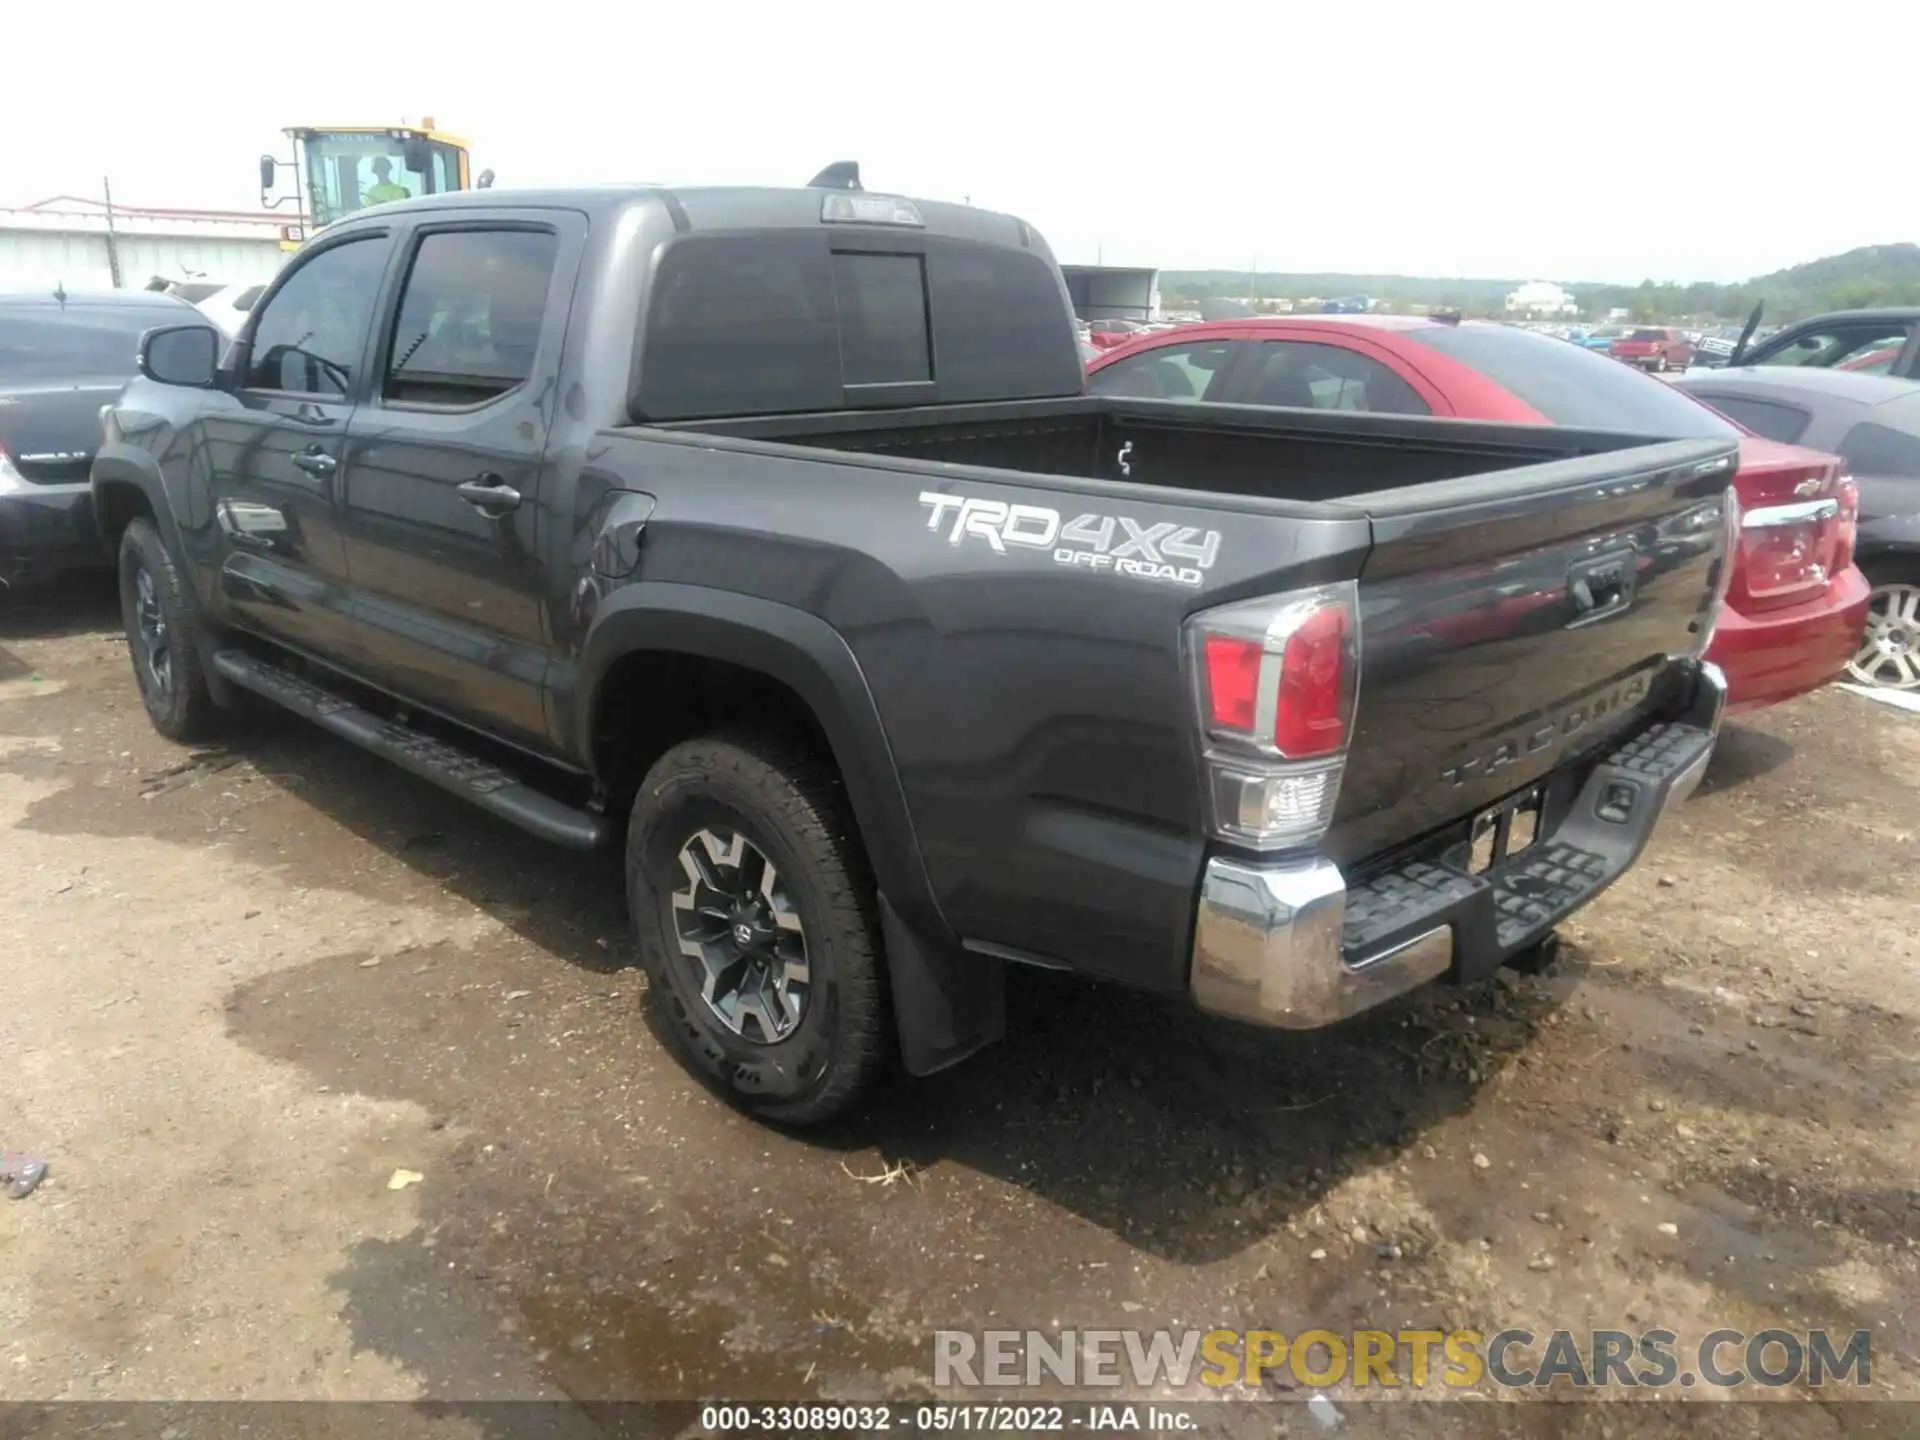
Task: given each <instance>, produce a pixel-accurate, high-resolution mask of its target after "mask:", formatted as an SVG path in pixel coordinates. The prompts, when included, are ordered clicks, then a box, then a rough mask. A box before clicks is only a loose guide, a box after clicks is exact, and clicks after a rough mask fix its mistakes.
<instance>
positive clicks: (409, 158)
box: [400, 136, 427, 175]
mask: <svg viewBox="0 0 1920 1440" xmlns="http://www.w3.org/2000/svg"><path fill="white" fill-rule="evenodd" d="M400 163H401V164H402V165H404V166H406V167H407V169H408V170H410V171H412V172H413V173H414V174H415V175H424V174H426V173H427V142H426V141H424V140H422V139H420V138H419V137H417V136H412V137H409V138H408V139H407V140H405V141H403V142H402V143H401V146H400Z"/></svg>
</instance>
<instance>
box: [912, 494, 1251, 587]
mask: <svg viewBox="0 0 1920 1440" xmlns="http://www.w3.org/2000/svg"><path fill="white" fill-rule="evenodd" d="M920 503H921V504H922V505H925V506H926V507H928V515H927V528H928V529H929V530H939V529H941V528H942V527H943V526H946V527H949V528H948V532H947V543H948V544H949V545H958V544H960V543H961V542H962V541H963V540H965V539H967V538H968V537H969V536H971V537H973V538H974V539H976V540H983V541H985V542H986V543H987V544H988V545H989V546H991V547H992V549H993V551H994V553H995V554H998V555H1005V554H1006V553H1007V549H1008V547H1009V546H1016V547H1019V548H1021V549H1027V550H1046V551H1050V552H1051V553H1052V556H1053V562H1054V564H1056V565H1068V566H1073V567H1075V568H1077V569H1086V570H1108V571H1112V572H1113V573H1114V574H1116V575H1130V576H1132V577H1134V578H1135V579H1138V580H1167V581H1171V582H1172V583H1174V584H1176V585H1198V584H1200V583H1201V582H1202V580H1204V579H1205V572H1206V571H1207V570H1210V569H1211V568H1212V567H1213V562H1214V560H1215V559H1217V558H1218V557H1219V554H1220V532H1219V531H1218V530H1200V529H1198V528H1196V527H1195V526H1192V525H1175V524H1173V523H1172V522H1170V521H1161V522H1159V523H1157V524H1153V525H1142V524H1140V523H1139V522H1138V521H1136V520H1133V519H1132V518H1130V517H1128V516H1126V515H1093V514H1088V515H1076V516H1074V517H1073V519H1071V520H1062V519H1061V516H1060V512H1059V511H1058V510H1055V509H1052V508H1051V507H1049V506H1046V505H1010V504H1008V503H1007V502H1006V501H1004V500H987V499H984V498H982V497H980V496H977V495H945V494H938V493H936V492H934V491H931V490H923V491H921V492H920Z"/></svg>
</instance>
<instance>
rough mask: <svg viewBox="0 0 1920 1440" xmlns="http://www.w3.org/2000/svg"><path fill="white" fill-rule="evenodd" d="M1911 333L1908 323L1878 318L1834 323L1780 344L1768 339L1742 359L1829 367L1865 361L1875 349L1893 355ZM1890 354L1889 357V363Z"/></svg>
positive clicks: (1761, 362)
mask: <svg viewBox="0 0 1920 1440" xmlns="http://www.w3.org/2000/svg"><path fill="white" fill-rule="evenodd" d="M1912 333H1913V326H1912V324H1911V323H1910V322H1901V321H1878V322H1873V323H1869V324H1857V325H1833V326H1825V327H1822V328H1820V329H1817V330H1806V331H1802V332H1801V333H1800V334H1798V335H1795V336H1794V337H1793V338H1792V339H1790V340H1787V341H1786V342H1785V343H1782V342H1781V341H1779V340H1774V341H1770V342H1769V343H1768V344H1766V345H1763V346H1761V347H1760V348H1759V349H1758V350H1757V351H1756V352H1755V354H1754V355H1753V356H1752V357H1751V358H1749V359H1745V360H1743V361H1742V362H1741V363H1743V364H1746V365H1802V366H1806V367H1807V368H1809V369H1820V370H1824V369H1832V368H1835V367H1838V366H1843V365H1846V363H1847V362H1848V361H1850V360H1864V359H1867V358H1868V357H1869V356H1871V355H1874V354H1875V352H1878V351H1882V350H1891V351H1892V352H1893V356H1897V355H1898V354H1899V353H1900V348H1901V347H1902V346H1903V345H1905V344H1906V343H1907V337H1908V336H1909V335H1911V334H1912ZM1893 356H1889V357H1888V364H1889V365H1890V364H1891V363H1892V359H1893Z"/></svg>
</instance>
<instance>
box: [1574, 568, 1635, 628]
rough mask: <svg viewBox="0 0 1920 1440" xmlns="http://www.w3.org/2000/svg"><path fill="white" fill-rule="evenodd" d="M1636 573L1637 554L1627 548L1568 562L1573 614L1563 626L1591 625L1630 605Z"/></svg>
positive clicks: (1616, 613)
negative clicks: (1588, 558)
mask: <svg viewBox="0 0 1920 1440" xmlns="http://www.w3.org/2000/svg"><path fill="white" fill-rule="evenodd" d="M1639 574H1640V571H1639V565H1638V563H1637V558H1636V557H1635V556H1634V555H1633V554H1632V552H1630V551H1628V552H1620V553H1616V554H1613V555H1596V556H1595V557H1594V558H1593V559H1591V560H1582V561H1580V562H1579V563H1578V564H1577V565H1573V566H1570V567H1569V568H1568V570H1567V594H1568V596H1569V597H1570V598H1571V599H1572V601H1573V618H1572V619H1570V620H1569V621H1567V628H1568V629H1572V628H1573V627H1575V626H1576V625H1591V624H1593V623H1594V622H1595V621H1596V620H1605V619H1606V618H1607V617H1608V616H1610V615H1618V614H1620V613H1621V612H1622V611H1623V610H1627V609H1629V608H1631V606H1632V605H1633V590H1634V584H1635V582H1636V581H1637V580H1638V579H1639Z"/></svg>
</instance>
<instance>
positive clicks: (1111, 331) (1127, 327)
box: [1087, 320, 1140, 350]
mask: <svg viewBox="0 0 1920 1440" xmlns="http://www.w3.org/2000/svg"><path fill="white" fill-rule="evenodd" d="M1139 333H1140V325H1139V323H1138V322H1137V321H1133V320H1096V321H1094V322H1093V324H1092V325H1091V326H1089V327H1088V331H1087V339H1088V340H1089V341H1090V342H1091V343H1093V344H1094V345H1097V346H1099V347H1100V349H1102V350H1111V349H1114V348H1115V347H1117V346H1120V345H1124V344H1126V343H1127V342H1128V341H1129V340H1132V339H1133V338H1135V337H1136V336H1137V335H1139Z"/></svg>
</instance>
